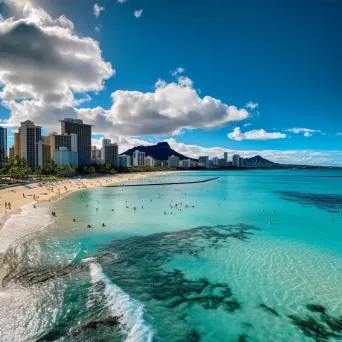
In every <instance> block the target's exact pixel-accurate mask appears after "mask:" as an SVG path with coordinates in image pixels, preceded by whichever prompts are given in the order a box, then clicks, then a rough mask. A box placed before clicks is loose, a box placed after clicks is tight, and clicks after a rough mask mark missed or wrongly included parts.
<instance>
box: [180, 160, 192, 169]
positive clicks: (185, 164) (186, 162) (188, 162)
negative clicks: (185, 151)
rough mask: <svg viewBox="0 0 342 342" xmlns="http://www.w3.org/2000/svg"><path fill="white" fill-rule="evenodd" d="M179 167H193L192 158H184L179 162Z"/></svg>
mask: <svg viewBox="0 0 342 342" xmlns="http://www.w3.org/2000/svg"><path fill="white" fill-rule="evenodd" d="M179 167H181V168H182V169H190V167H191V159H183V160H181V161H180V162H179Z"/></svg>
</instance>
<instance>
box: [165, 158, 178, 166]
mask: <svg viewBox="0 0 342 342" xmlns="http://www.w3.org/2000/svg"><path fill="white" fill-rule="evenodd" d="M167 165H168V167H179V157H176V156H171V157H169V158H168V160H167Z"/></svg>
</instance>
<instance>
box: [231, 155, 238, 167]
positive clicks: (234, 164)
mask: <svg viewBox="0 0 342 342" xmlns="http://www.w3.org/2000/svg"><path fill="white" fill-rule="evenodd" d="M232 162H233V163H232V165H233V166H235V167H240V156H239V155H238V154H234V155H233V158H232Z"/></svg>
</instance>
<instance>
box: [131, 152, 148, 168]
mask: <svg viewBox="0 0 342 342" xmlns="http://www.w3.org/2000/svg"><path fill="white" fill-rule="evenodd" d="M133 166H145V152H140V151H139V150H135V151H134V152H133Z"/></svg>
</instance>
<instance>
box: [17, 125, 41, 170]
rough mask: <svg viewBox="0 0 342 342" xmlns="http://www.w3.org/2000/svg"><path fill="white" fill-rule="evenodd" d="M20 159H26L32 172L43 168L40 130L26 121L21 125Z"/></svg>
mask: <svg viewBox="0 0 342 342" xmlns="http://www.w3.org/2000/svg"><path fill="white" fill-rule="evenodd" d="M20 135H21V139H20V140H21V157H22V158H24V159H26V161H27V163H28V165H29V166H30V167H31V169H32V170H33V171H35V170H36V169H37V168H38V167H43V141H42V128H41V127H40V126H36V125H35V124H34V123H33V122H32V121H30V120H27V121H24V122H22V123H21V127H20Z"/></svg>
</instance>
